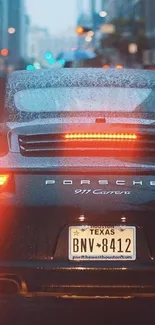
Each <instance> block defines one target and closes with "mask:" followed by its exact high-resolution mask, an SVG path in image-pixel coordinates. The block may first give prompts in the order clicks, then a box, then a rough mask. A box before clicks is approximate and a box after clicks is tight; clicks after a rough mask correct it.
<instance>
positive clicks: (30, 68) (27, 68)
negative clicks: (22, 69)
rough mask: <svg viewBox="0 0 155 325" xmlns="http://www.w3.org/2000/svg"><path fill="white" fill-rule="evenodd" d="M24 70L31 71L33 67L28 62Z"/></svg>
mask: <svg viewBox="0 0 155 325" xmlns="http://www.w3.org/2000/svg"><path fill="white" fill-rule="evenodd" d="M26 70H27V71H33V70H35V67H34V66H33V65H32V64H29V65H27V67H26Z"/></svg>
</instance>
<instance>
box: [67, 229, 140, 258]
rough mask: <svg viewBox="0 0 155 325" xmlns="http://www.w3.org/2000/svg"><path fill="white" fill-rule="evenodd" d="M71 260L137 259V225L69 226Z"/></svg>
mask: <svg viewBox="0 0 155 325" xmlns="http://www.w3.org/2000/svg"><path fill="white" fill-rule="evenodd" d="M69 259H70V260H89V261H91V260H113V261H119V260H121V261H122V260H123V261H125V260H127V261H130V260H135V259H136V227H132V226H116V227H93V226H75V227H69Z"/></svg>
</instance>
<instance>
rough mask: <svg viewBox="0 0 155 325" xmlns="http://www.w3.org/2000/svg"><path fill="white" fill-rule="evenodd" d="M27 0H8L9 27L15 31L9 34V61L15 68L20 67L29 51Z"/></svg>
mask: <svg viewBox="0 0 155 325" xmlns="http://www.w3.org/2000/svg"><path fill="white" fill-rule="evenodd" d="M25 14H26V8H25V0H13V1H12V0H8V29H10V30H11V29H12V30H13V32H11V33H8V30H6V33H7V34H8V50H9V55H8V63H9V65H13V66H14V67H15V68H17V67H18V65H19V62H20V60H22V59H24V58H25V55H26V53H27V51H26V46H27V41H26V39H27V32H28V31H27V25H28V22H27V19H26V16H25Z"/></svg>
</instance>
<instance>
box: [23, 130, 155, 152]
mask: <svg viewBox="0 0 155 325" xmlns="http://www.w3.org/2000/svg"><path fill="white" fill-rule="evenodd" d="M92 135H93V133H92ZM106 135H107V133H106ZM116 135H117V134H115V136H116ZM120 135H121V133H120ZM122 135H123V134H122ZM124 135H126V137H125V136H124V138H123V136H122V138H119V137H118V138H117V136H116V137H114V135H112V134H111V137H110V138H108V137H107V138H106V136H105V138H103V137H101V138H99V136H98V138H97V137H96V138H94V135H93V137H92V138H91V137H90V138H89V137H87V136H85V137H84V136H83V138H82V137H81V138H80V137H79V138H78V137H77V138H76V137H75V136H73V137H71V136H70V137H67V136H66V134H62V133H61V134H39V135H20V136H19V146H20V152H21V154H22V155H23V156H31V157H36V156H41V157H44V156H53V157H54V156H92V157H93V156H103V157H104V156H112V157H115V156H116V157H117V156H124V157H126V156H132V155H135V154H136V155H140V156H143V155H147V156H154V155H155V134H147V135H146V134H145V135H143V134H137V135H136V137H134V136H131V137H130V138H129V139H128V138H127V134H124Z"/></svg>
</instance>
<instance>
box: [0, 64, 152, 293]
mask: <svg viewBox="0 0 155 325" xmlns="http://www.w3.org/2000/svg"><path fill="white" fill-rule="evenodd" d="M154 214H155V77H154V72H149V71H142V70H141V71H140V70H139V71H133V70H122V71H117V70H113V69H112V70H109V71H104V70H102V69H101V70H100V69H93V70H91V69H86V70H85V69H78V70H76V69H75V70H74V69H71V70H70V69H65V70H63V69H52V70H50V71H48V70H44V71H35V72H14V73H11V74H10V76H9V78H8V81H7V90H6V104H5V113H4V119H3V122H2V123H1V133H0V296H3V295H5V296H6V295H9V294H16V295H18V296H21V299H27V298H30V297H36V296H37V297H49V296H50V297H53V298H54V299H56V298H64V299H67V298H69V299H73V298H74V299H77V298H81V299H82V298H83V299H88V298H92V299H94V298H103V299H104V298H114V297H115V298H133V297H155V261H154V258H155V215H154Z"/></svg>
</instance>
